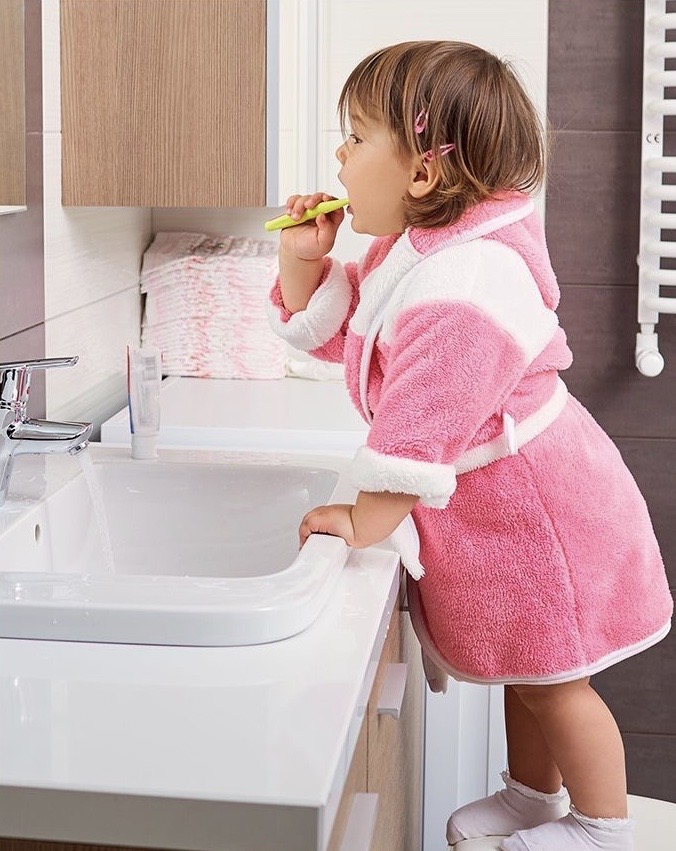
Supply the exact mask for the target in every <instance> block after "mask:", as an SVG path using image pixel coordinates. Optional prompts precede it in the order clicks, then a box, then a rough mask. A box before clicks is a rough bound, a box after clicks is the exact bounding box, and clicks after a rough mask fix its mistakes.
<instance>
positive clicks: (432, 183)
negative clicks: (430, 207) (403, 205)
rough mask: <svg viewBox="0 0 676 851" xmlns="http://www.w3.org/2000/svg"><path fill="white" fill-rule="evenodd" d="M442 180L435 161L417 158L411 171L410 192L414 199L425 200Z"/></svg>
mask: <svg viewBox="0 0 676 851" xmlns="http://www.w3.org/2000/svg"><path fill="white" fill-rule="evenodd" d="M440 180H441V174H440V173H439V167H438V165H437V163H436V162H435V161H434V160H433V159H425V157H416V159H415V161H414V163H413V167H412V170H411V179H410V181H409V187H408V191H409V194H410V195H412V196H413V197H414V198H424V197H425V196H426V195H429V194H430V192H432V190H433V189H435V188H436V187H437V185H438V183H439V181H440Z"/></svg>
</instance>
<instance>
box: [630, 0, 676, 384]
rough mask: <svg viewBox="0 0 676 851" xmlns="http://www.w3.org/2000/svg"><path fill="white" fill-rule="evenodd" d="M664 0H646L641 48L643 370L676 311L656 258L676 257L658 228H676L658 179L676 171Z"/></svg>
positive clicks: (639, 359)
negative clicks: (668, 120)
mask: <svg viewBox="0 0 676 851" xmlns="http://www.w3.org/2000/svg"><path fill="white" fill-rule="evenodd" d="M666 5H667V4H666V1H665V0H645V28H644V51H643V124H642V143H641V229H640V241H639V245H640V248H639V254H638V258H637V260H638V321H639V325H640V331H639V333H638V334H637V335H636V351H635V358H636V368H637V369H638V371H639V372H640V373H641V374H642V375H648V376H655V375H659V374H660V372H662V369H663V367H664V358H663V357H662V355H661V354H660V351H659V348H658V341H657V332H656V330H655V326H656V325H657V323H658V321H659V316H660V313H676V298H675V297H669V298H667V297H665V296H661V295H660V287H676V270H670V269H660V260H661V259H662V258H665V257H676V242H665V241H663V240H662V230H663V229H665V228H671V229H676V213H663V212H662V202H664V201H676V185H666V184H663V183H662V177H663V175H664V174H676V157H665V156H663V155H662V145H663V140H664V128H663V124H664V116H665V115H676V99H674V100H666V99H665V97H664V89H665V87H666V86H676V71H665V70H664V61H665V59H676V41H672V42H668V41H666V31H667V30H670V29H676V13H674V12H672V13H666V12H665V9H666Z"/></svg>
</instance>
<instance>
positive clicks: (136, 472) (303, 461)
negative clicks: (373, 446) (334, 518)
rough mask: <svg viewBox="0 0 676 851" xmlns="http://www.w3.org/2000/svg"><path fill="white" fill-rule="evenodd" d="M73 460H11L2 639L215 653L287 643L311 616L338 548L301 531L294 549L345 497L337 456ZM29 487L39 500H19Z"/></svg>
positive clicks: (3, 536)
mask: <svg viewBox="0 0 676 851" xmlns="http://www.w3.org/2000/svg"><path fill="white" fill-rule="evenodd" d="M82 455H83V456H88V458H85V459H84V462H83V464H82V466H81V467H80V465H78V463H77V460H76V459H73V458H68V457H58V456H51V457H49V458H35V457H30V456H24V457H22V458H21V459H17V464H16V471H15V475H14V479H13V482H12V488H11V489H10V498H9V499H8V501H7V503H6V505H5V507H4V508H3V509H0V520H1V521H2V522H0V636H2V637H6V638H37V639H57V640H71V641H101V642H116V643H134V644H167V645H200V646H205V645H206V646H208V645H215V646H224V645H241V644H259V643H264V642H268V641H276V640H279V639H283V638H287V637H289V636H291V635H294V634H295V633H298V632H300V631H301V630H303V629H305V628H306V627H308V626H309V625H310V624H311V623H312V622H313V621H314V620H315V619H316V618H317V616H318V615H319V613H320V611H321V610H322V608H323V606H324V605H325V603H326V602H327V600H328V598H329V596H330V594H331V591H332V589H333V587H334V583H335V581H336V579H337V577H338V575H339V573H340V571H341V569H342V567H343V565H344V563H345V560H346V558H347V556H348V554H349V548H348V547H347V545H346V544H345V542H344V541H343V540H342V539H341V538H335V537H331V536H328V535H312V536H311V537H310V538H309V539H308V541H307V542H306V544H305V545H304V546H303V547H302V549H300V550H299V548H298V525H299V523H300V520H301V518H302V517H303V515H304V514H305V512H307V511H308V510H309V509H310V508H312V507H313V506H315V505H320V504H323V503H326V502H332V501H333V502H345V501H351V500H352V499H353V495H354V494H353V492H352V491H349V489H348V490H346V487H345V485H344V484H343V483H342V477H341V470H342V467H343V466H344V463H345V462H344V460H343V459H341V458H337V457H336V458H332V457H330V456H329V457H314V456H299V455H294V456H293V457H288V456H287V457H285V456H280V455H279V454H277V455H262V454H259V455H256V456H253V455H250V454H249V455H248V454H245V453H219V452H204V451H201V452H199V451H194V452H189V451H186V450H164V451H161V452H160V458H159V459H158V460H156V461H132V460H131V459H130V458H129V453H128V451H127V450H125V449H116V448H108V447H100V446H92V447H90V448H89V449H88V450H87V451H86V452H85V453H82ZM91 480H93V481H94V485H93V487H92V489H91V490H90V487H89V484H88V482H89V481H91ZM35 482H38V483H41V485H42V487H43V488H44V491H45V492H44V494H43V495H41V496H39V497H38V498H36V497H35V496H32V497H31V496H25V495H24V493H25V492H30V490H31V487H32V488H33V489H34V488H35ZM97 508H98V515H99V516H100V515H101V514H103V515H104V516H105V524H104V525H106V524H107V527H108V529H107V533H106V531H105V529H101V528H100V523H99V522H98V520H97Z"/></svg>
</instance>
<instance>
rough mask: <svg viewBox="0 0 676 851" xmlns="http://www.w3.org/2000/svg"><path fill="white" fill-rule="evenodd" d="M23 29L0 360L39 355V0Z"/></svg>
mask: <svg viewBox="0 0 676 851" xmlns="http://www.w3.org/2000/svg"><path fill="white" fill-rule="evenodd" d="M25 30H26V46H25V49H26V53H25V64H26V174H27V181H26V201H27V206H28V211H27V212H20V213H10V214H9V215H5V216H0V361H6V360H16V359H18V358H39V357H44V354H45V326H44V316H45V302H44V264H43V260H42V257H43V224H42V75H41V55H42V43H41V16H40V0H26V3H25ZM44 409H45V389H44V380H43V377H42V376H36V380H35V381H34V383H33V386H32V388H31V412H32V413H33V414H34V415H36V416H41V415H44Z"/></svg>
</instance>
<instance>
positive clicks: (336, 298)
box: [267, 259, 352, 352]
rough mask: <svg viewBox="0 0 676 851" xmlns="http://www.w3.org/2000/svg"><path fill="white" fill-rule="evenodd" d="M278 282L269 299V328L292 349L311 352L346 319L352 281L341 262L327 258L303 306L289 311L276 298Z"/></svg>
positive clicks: (338, 328) (337, 330) (321, 344)
mask: <svg viewBox="0 0 676 851" xmlns="http://www.w3.org/2000/svg"><path fill="white" fill-rule="evenodd" d="M278 287H279V283H277V284H276V285H275V288H274V289H273V292H272V293H271V297H270V299H269V300H268V304H267V310H268V319H269V320H270V324H271V326H272V330H273V331H274V332H275V334H277V335H278V336H279V337H281V338H282V339H284V340H286V341H287V343H290V345H292V346H293V347H294V348H295V349H300V351H303V352H311V351H313V350H314V349H318V348H320V346H323V345H325V344H326V343H328V342H329V340H331V339H332V338H333V337H335V336H336V334H337V333H338V332H339V331H340V329H341V328H342V326H343V323H344V322H345V320H346V319H347V316H348V313H349V310H350V304H351V302H352V285H351V284H350V281H349V280H348V277H347V275H346V274H345V271H344V269H343V267H342V266H341V264H340V263H336V262H335V261H332V260H328V259H327V261H326V265H325V267H324V275H323V279H322V281H321V283H320V284H319V286H318V287H317V289H316V290H315V291H314V293H313V294H312V297H311V298H310V301H309V302H308V304H307V307H306V308H305V310H299V311H298V312H297V313H292V314H289V312H288V311H287V310H285V308H284V307H283V305H281V303H278V302H281V299H279V298H275V295H276V290H277V288H278Z"/></svg>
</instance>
